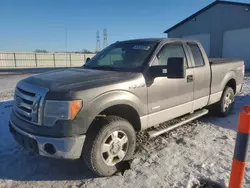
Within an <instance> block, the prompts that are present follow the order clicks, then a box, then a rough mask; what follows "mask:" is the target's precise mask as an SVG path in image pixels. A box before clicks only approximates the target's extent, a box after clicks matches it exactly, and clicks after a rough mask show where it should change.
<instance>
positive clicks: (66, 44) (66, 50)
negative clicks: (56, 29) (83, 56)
mask: <svg viewBox="0 0 250 188" xmlns="http://www.w3.org/2000/svg"><path fill="white" fill-rule="evenodd" d="M65 52H66V67H67V66H68V54H67V52H68V30H67V28H66V29H65Z"/></svg>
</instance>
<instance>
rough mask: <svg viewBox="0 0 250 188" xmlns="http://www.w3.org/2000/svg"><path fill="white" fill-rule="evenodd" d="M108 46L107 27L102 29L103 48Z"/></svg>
mask: <svg viewBox="0 0 250 188" xmlns="http://www.w3.org/2000/svg"><path fill="white" fill-rule="evenodd" d="M107 46H108V32H107V29H103V48H106V47H107Z"/></svg>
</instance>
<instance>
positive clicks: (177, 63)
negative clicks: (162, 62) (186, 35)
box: [167, 57, 186, 78]
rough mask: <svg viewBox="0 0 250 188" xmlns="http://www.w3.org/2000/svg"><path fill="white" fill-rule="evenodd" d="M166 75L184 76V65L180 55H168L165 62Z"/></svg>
mask: <svg viewBox="0 0 250 188" xmlns="http://www.w3.org/2000/svg"><path fill="white" fill-rule="evenodd" d="M167 72H168V73H167V77H168V78H185V77H186V67H185V63H184V58H182V57H170V58H168V64H167Z"/></svg>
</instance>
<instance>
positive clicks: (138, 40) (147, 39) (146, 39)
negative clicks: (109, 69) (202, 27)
mask: <svg viewBox="0 0 250 188" xmlns="http://www.w3.org/2000/svg"><path fill="white" fill-rule="evenodd" d="M162 41H171V42H177V41H178V42H198V41H195V40H188V39H181V38H142V39H131V40H124V41H117V42H121V43H127V42H135V43H136V42H153V43H154V42H155V43H157V42H162Z"/></svg>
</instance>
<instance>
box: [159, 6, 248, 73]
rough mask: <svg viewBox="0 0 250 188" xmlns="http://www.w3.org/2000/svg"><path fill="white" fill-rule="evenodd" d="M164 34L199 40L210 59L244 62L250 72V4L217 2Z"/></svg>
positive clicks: (171, 36) (170, 36)
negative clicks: (218, 58) (233, 59)
mask: <svg viewBox="0 0 250 188" xmlns="http://www.w3.org/2000/svg"><path fill="white" fill-rule="evenodd" d="M164 33H167V34H168V37H169V38H187V39H195V40H199V41H200V42H201V43H202V44H203V46H204V48H205V50H206V52H207V54H208V56H209V57H227V58H228V57H230V58H241V59H244V60H245V63H246V68H247V69H250V3H249V4H248V3H238V2H230V1H215V2H213V3H212V4H210V5H208V6H207V7H205V8H203V9H201V10H200V11H198V12H196V13H195V14H193V15H191V16H190V17H188V18H186V19H185V20H183V21H181V22H180V23H178V24H176V25H174V26H173V27H171V28H169V29H167V30H166V31H165V32H164Z"/></svg>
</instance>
